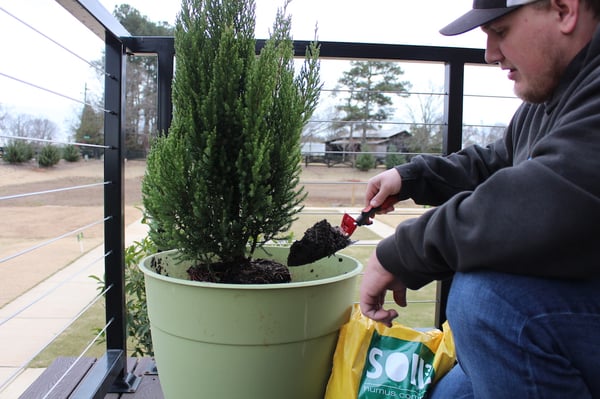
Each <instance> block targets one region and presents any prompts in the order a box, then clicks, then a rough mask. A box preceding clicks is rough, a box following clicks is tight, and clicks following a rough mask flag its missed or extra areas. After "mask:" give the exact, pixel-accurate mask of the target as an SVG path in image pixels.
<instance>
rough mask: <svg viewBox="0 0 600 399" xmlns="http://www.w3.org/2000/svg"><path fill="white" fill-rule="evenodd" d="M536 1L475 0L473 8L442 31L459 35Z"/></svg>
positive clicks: (451, 34)
mask: <svg viewBox="0 0 600 399" xmlns="http://www.w3.org/2000/svg"><path fill="white" fill-rule="evenodd" d="M536 1H538V0H473V9H472V10H471V11H469V12H467V13H466V14H465V15H463V16H462V17H460V18H458V19H457V20H456V21H454V22H452V23H450V24H449V25H448V26H446V27H444V28H442V29H441V30H440V33H441V34H442V35H445V36H454V35H459V34H461V33H465V32H468V31H470V30H471V29H474V28H477V27H478V26H481V25H485V24H487V23H488V22H491V21H493V20H495V19H498V18H500V17H501V16H503V15H506V14H508V13H509V12H511V11H514V10H516V9H517V8H519V7H521V6H523V5H525V4H529V3H534V2H536Z"/></svg>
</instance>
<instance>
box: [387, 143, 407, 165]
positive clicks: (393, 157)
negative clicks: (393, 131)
mask: <svg viewBox="0 0 600 399" xmlns="http://www.w3.org/2000/svg"><path fill="white" fill-rule="evenodd" d="M397 151H398V149H397V148H396V146H395V145H393V144H392V145H390V147H389V148H388V154H387V155H386V156H385V168H386V169H392V168H393V167H394V166H396V165H401V164H403V163H405V162H406V157H405V156H404V155H400V154H394V153H395V152H397Z"/></svg>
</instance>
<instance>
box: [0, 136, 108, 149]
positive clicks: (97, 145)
mask: <svg viewBox="0 0 600 399" xmlns="http://www.w3.org/2000/svg"><path fill="white" fill-rule="evenodd" d="M0 138H2V139H9V140H20V141H35V142H37V143H48V144H62V145H74V146H78V147H86V148H100V149H103V150H108V149H111V147H110V146H107V145H103V144H89V143H78V142H73V141H59V140H48V139H38V138H35V137H25V136H8V135H5V134H0Z"/></svg>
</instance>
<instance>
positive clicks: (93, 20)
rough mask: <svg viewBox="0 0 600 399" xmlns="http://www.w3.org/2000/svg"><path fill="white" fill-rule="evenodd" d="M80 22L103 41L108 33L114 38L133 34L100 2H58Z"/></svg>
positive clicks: (58, 0)
mask: <svg viewBox="0 0 600 399" xmlns="http://www.w3.org/2000/svg"><path fill="white" fill-rule="evenodd" d="M56 2H57V3H58V4H60V5H61V6H63V7H64V8H65V9H66V10H67V11H69V12H70V13H71V14H72V15H73V16H74V17H75V18H76V19H77V20H78V21H80V22H81V23H82V24H83V25H84V26H86V27H87V28H88V29H89V30H91V31H92V32H94V33H95V34H96V35H97V36H98V37H99V38H100V39H102V40H103V41H104V40H105V38H106V32H110V33H111V34H112V36H114V37H127V36H131V33H129V32H128V31H127V29H125V28H124V27H123V25H121V23H120V22H119V21H118V20H117V19H116V18H115V17H114V16H113V15H112V14H111V13H110V12H109V11H108V10H107V9H106V8H105V7H104V5H102V4H101V3H100V2H99V1H98V0H56Z"/></svg>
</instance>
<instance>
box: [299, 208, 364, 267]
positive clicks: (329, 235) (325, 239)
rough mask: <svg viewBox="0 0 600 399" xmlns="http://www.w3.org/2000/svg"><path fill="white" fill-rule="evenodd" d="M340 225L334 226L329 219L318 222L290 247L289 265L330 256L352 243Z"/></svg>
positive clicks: (302, 263)
mask: <svg viewBox="0 0 600 399" xmlns="http://www.w3.org/2000/svg"><path fill="white" fill-rule="evenodd" d="M351 242H352V241H350V238H349V237H348V236H347V235H346V234H344V232H343V231H342V229H341V228H340V227H337V226H336V227H333V226H332V225H331V224H329V222H328V221H327V219H323V220H321V221H320V222H317V223H316V224H315V225H314V226H312V227H310V228H309V229H308V230H306V232H305V233H304V236H303V237H302V239H301V240H300V241H294V243H293V244H292V247H291V248H290V253H289V255H288V259H287V264H288V266H300V265H305V264H307V263H312V262H314V261H317V260H319V259H322V258H325V257H328V256H331V255H333V254H334V253H336V252H337V251H339V250H340V249H344V248H346V247H347V246H348V245H350V244H351Z"/></svg>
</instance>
